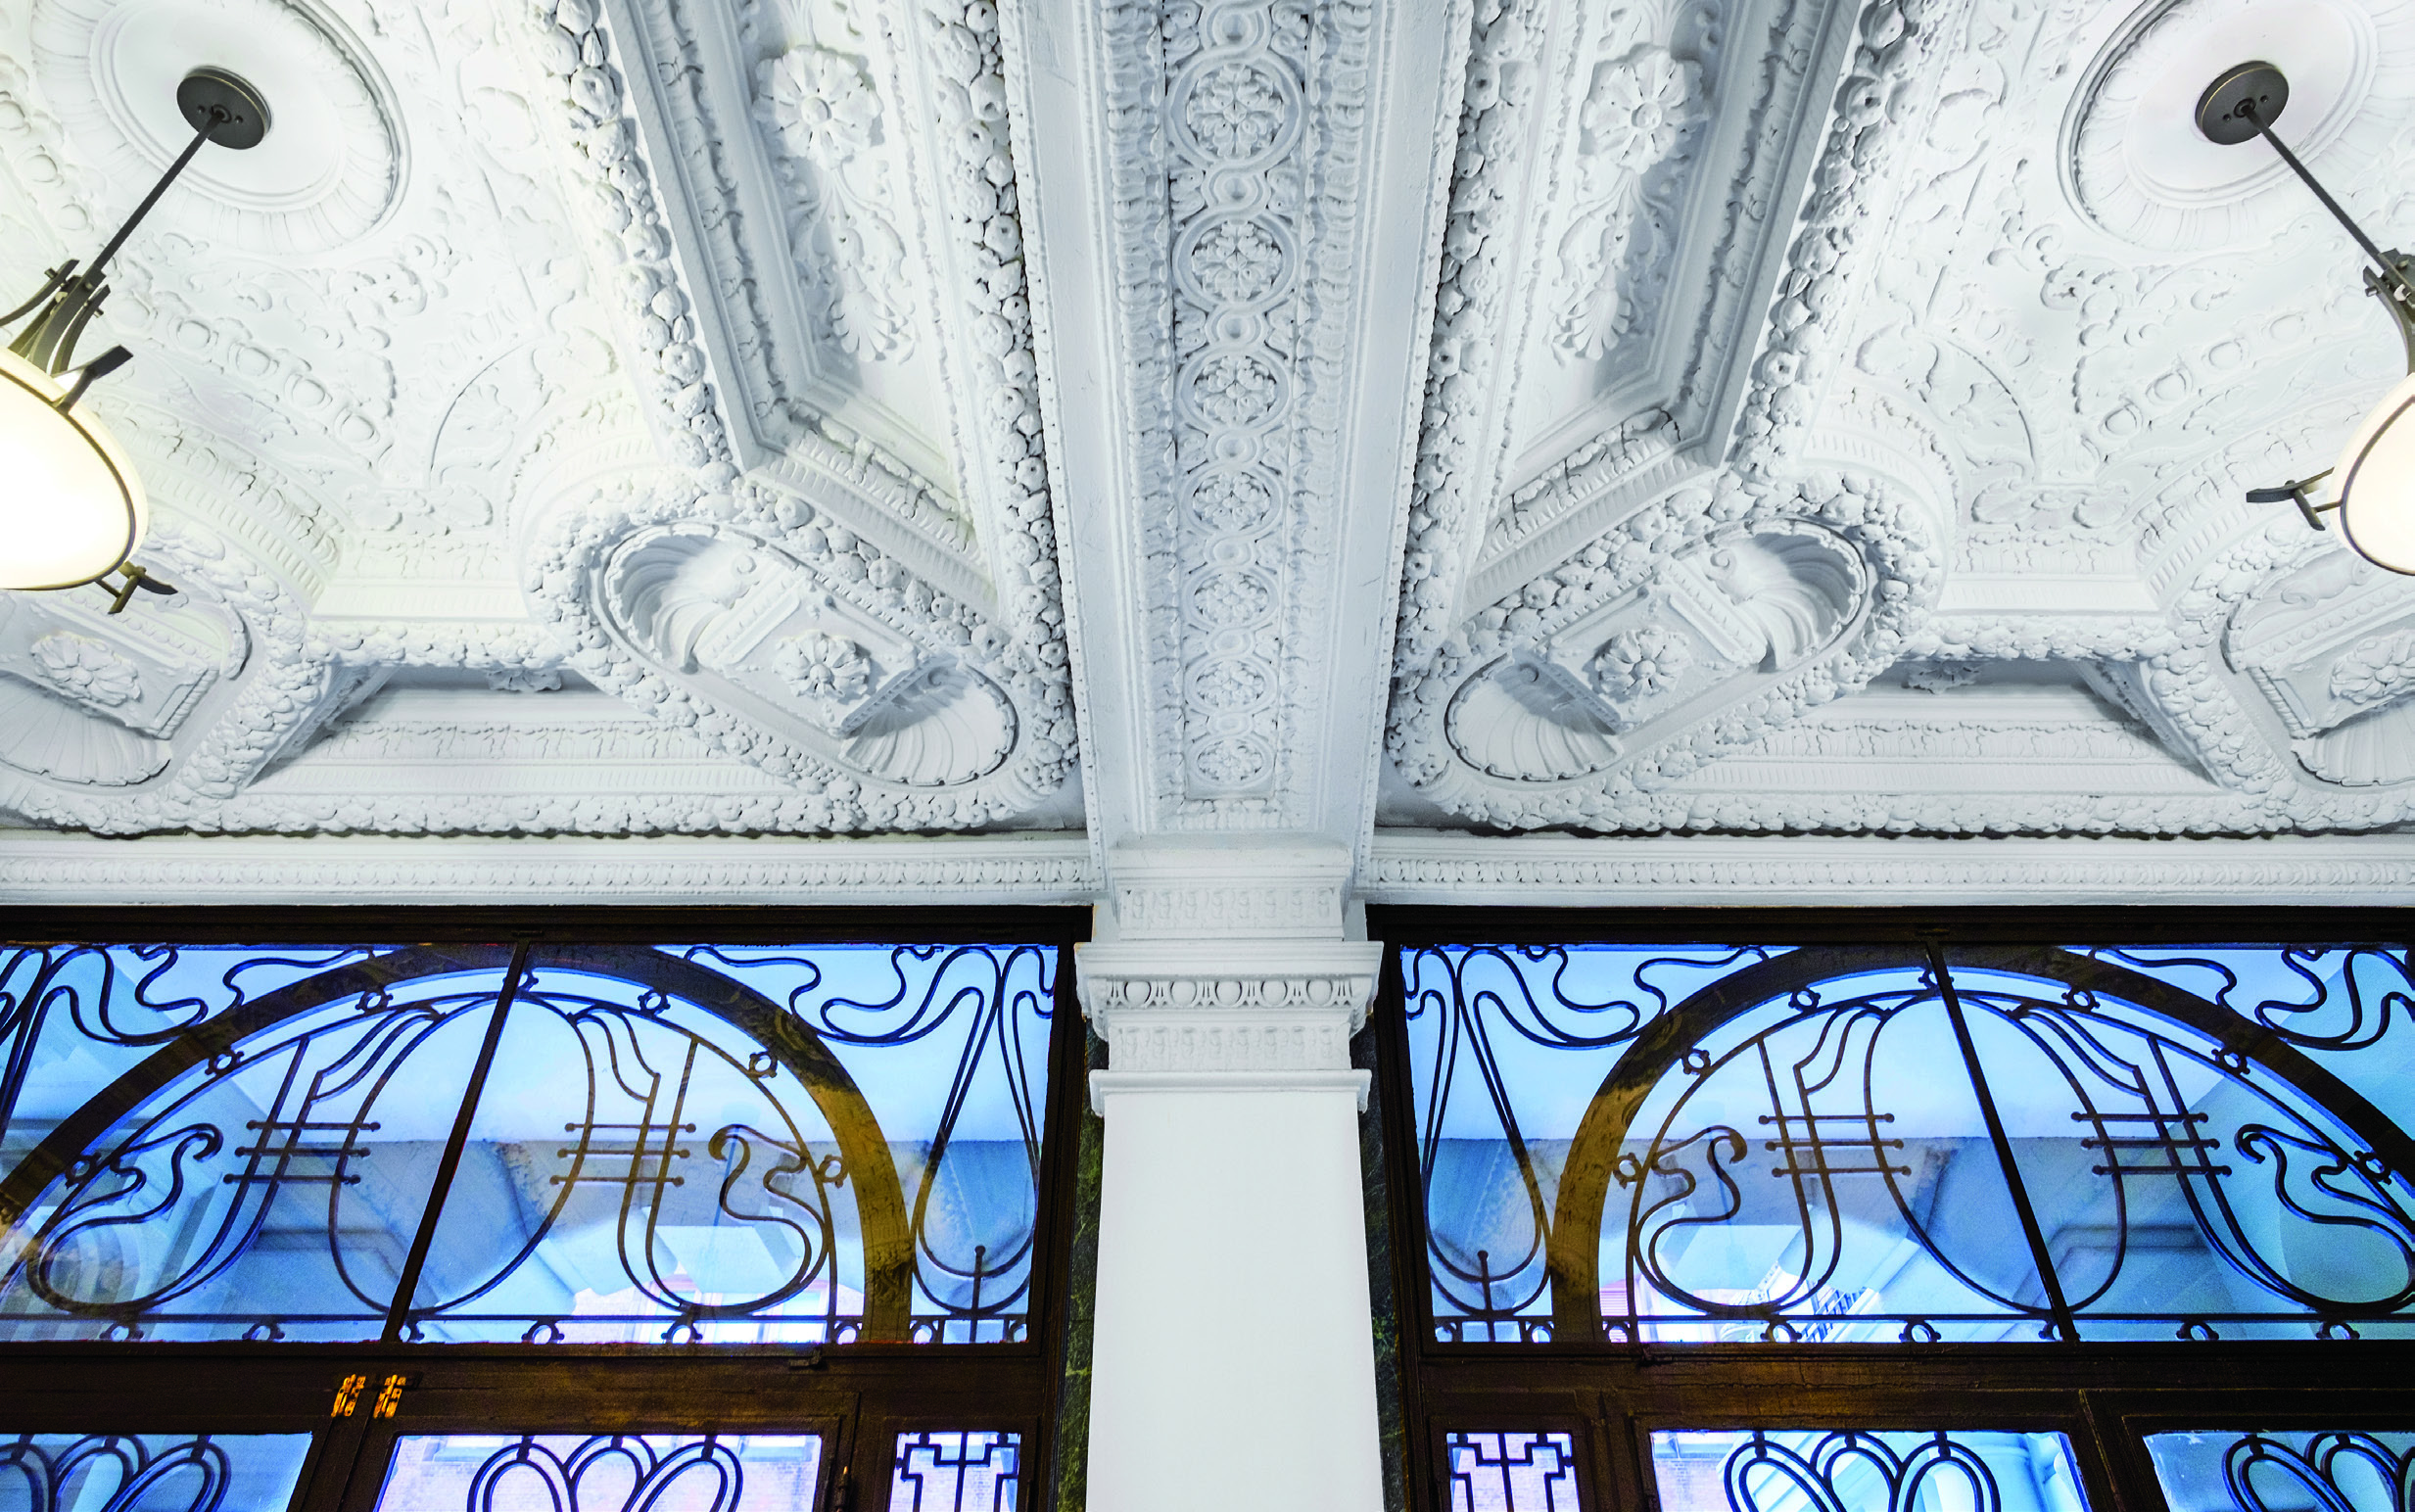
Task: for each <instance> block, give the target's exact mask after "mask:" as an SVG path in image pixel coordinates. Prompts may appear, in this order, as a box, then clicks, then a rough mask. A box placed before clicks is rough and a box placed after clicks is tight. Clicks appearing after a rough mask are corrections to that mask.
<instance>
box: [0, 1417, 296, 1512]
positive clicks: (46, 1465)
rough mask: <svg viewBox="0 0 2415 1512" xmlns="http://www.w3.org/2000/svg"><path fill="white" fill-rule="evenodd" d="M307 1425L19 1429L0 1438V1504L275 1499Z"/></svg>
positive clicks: (79, 1511)
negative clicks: (189, 1431)
mask: <svg viewBox="0 0 2415 1512" xmlns="http://www.w3.org/2000/svg"><path fill="white" fill-rule="evenodd" d="M309 1447H310V1439H309V1436H308V1434H247V1435H224V1434H221V1435H214V1436H213V1435H211V1434H195V1435H191V1436H188V1437H177V1436H173V1435H162V1434H142V1435H137V1434H110V1433H99V1434H81V1435H78V1434H18V1435H16V1436H14V1437H10V1438H0V1503H5V1504H8V1505H12V1506H15V1505H21V1504H22V1505H24V1506H25V1507H27V1508H29V1509H32V1512H70V1509H72V1512H219V1509H220V1508H228V1509H250V1508H254V1507H281V1506H284V1505H285V1503H286V1499H287V1498H288V1497H290V1496H291V1495H292V1494H293V1491H294V1486H295V1483H296V1481H297V1480H298V1479H299V1478H300V1476H301V1474H302V1466H303V1461H304V1458H305V1456H306V1455H307V1454H308V1451H309Z"/></svg>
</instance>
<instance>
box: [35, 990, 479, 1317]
mask: <svg viewBox="0 0 2415 1512" xmlns="http://www.w3.org/2000/svg"><path fill="white" fill-rule="evenodd" d="M110 954H111V955H112V956H113V957H115V956H116V955H117V954H118V953H117V952H114V951H113V952H111V953H110ZM135 954H139V953H135ZM167 954H168V955H171V956H172V955H173V954H174V953H172V952H170V953H167ZM484 954H485V955H487V956H490V957H494V956H498V955H499V953H498V952H496V951H493V950H491V949H490V950H487V951H486V952H484ZM95 955H96V956H97V953H95ZM357 956H358V953H355V952H343V953H337V952H324V953H320V954H319V955H318V956H317V957H315V958H312V961H304V960H300V959H298V958H297V957H295V956H294V955H293V954H292V953H287V954H285V955H282V956H268V957H267V958H266V959H260V960H259V964H258V965H257V966H256V967H254V968H245V967H243V966H242V964H241V963H240V962H238V961H237V960H236V959H235V957H234V955H233V954H232V953H229V952H223V951H212V952H187V953H184V954H183V955H182V956H180V957H176V959H175V965H176V966H177V968H178V969H187V970H188V977H187V978H181V979H180V981H181V982H182V984H183V985H187V986H191V987H193V989H194V997H195V998H196V1000H199V999H201V998H203V997H205V996H208V1001H207V1002H205V1003H203V1004H202V1006H201V1007H200V1008H196V1009H188V1010H185V1011H184V1012H185V1013H186V1015H187V1017H188V1019H193V1018H194V1016H197V1015H198V1018H197V1019H195V1020H194V1021H188V1022H186V1023H185V1025H184V1027H183V1028H182V1029H181V1030H180V1031H171V1032H169V1033H166V1034H161V1035H158V1036H157V1037H156V1038H154V1039H152V1040H151V1042H150V1043H148V1044H147V1045H129V1044H127V1043H125V1042H126V1041H128V1040H129V1039H131V1038H132V1037H133V1036H132V1034H131V1032H130V1030H129V1028H128V1026H129V1025H130V1024H131V1023H132V1022H134V1020H135V1015H136V1013H137V1012H138V1011H140V1010H139V1005H137V1004H134V1003H133V1000H132V997H131V996H129V997H127V999H126V1001H125V1002H123V1003H121V1004H120V1005H119V1006H121V1007H125V1009H126V1011H125V1012H124V1013H121V1014H118V1015H116V1016H114V1017H113V1018H111V1019H110V1020H108V1021H106V1022H105V1021H104V1020H103V1018H102V1016H101V1013H100V1010H99V1007H97V1006H95V1005H96V1004H98V1003H100V1002H104V1001H106V1000H105V999H79V998H77V997H73V996H68V995H62V994H60V993H56V992H54V993H51V994H50V995H48V996H43V997H37V998H35V999H33V1000H32V1001H31V1003H30V1005H29V1007H30V1009H31V1011H33V1012H34V1013H35V1014H36V1015H37V1016H38V1017H39V1019H40V1021H39V1023H38V1024H29V1025H28V1026H27V1027H28V1030H29V1031H30V1032H29V1036H28V1038H29V1041H30V1044H31V1046H32V1050H33V1054H32V1055H31V1056H29V1057H28V1058H27V1060H26V1065H27V1067H28V1074H27V1075H26V1077H25V1079H24V1084H23V1088H22V1095H21V1097H20V1098H19V1101H18V1105H17V1106H18V1109H19V1111H18V1112H17V1114H16V1115H15V1117H14V1118H13V1119H12V1132H13V1133H15V1134H17V1135H19V1136H20V1137H21V1139H22V1141H23V1144H22V1146H21V1150H22V1153H21V1154H19V1155H18V1157H17V1158H16V1160H15V1162H14V1164H13V1165H12V1167H11V1169H10V1171H9V1173H8V1175H7V1177H6V1178H5V1181H0V1224H6V1223H8V1220H10V1219H14V1220H15V1222H14V1224H13V1225H10V1227H9V1231H8V1233H7V1235H6V1237H5V1239H0V1264H4V1265H5V1267H6V1268H5V1270H0V1337H4V1338H10V1339H62V1338H92V1337H108V1338H128V1337H144V1338H160V1339H211V1338H231V1337H236V1336H246V1337H253V1338H291V1339H331V1340H340V1339H364V1338H374V1337H376V1336H377V1335H378V1333H379V1331H380V1330H381V1329H382V1327H383V1325H384V1321H385V1316H386V1313H387V1310H388V1307H389V1305H390V1303H391V1301H392V1299H393V1295H394V1289H395V1285H396V1282H397V1280H398V1279H399V1277H400V1276H401V1273H402V1269H403V1261H404V1256H405V1254H406V1253H407V1252H408V1250H409V1247H410V1243H411V1238H412V1235H413V1234H414V1232H415V1231H416V1229H417V1226H418V1223H419V1219H420V1213H421V1210H422V1209H423V1207H424V1206H425V1205H426V1201H427V1197H428V1193H429V1191H430V1187H431V1183H432V1182H433V1179H434V1176H435V1172H436V1168H437V1165H438V1163H439V1160H440V1158H441V1156H442V1152H443V1149H444V1145H445V1141H446V1138H447V1135H448V1134H449V1132H450V1128H451V1125H452V1122H453V1120H454V1117H455V1116H456V1114H457V1111H458V1109H459V1106H460V1102H461V1098H462V1095H463V1093H464V1091H465V1090H466V1088H467V1084H468V1076H469V1070H470V1066H471V1063H472V1062H473V1061H474V1060H475V1057H476V1054H477V1050H478V1046H479V1043H480V1040H481V1038H482V1036H483V1035H484V1033H485V1029H486V1025H487V1023H488V1020H489V1018H490V1017H491V1015H492V1012H493V1004H494V1001H495V997H496V993H497V989H498V988H499V987H500V985H501V981H502V971H501V969H499V961H498V964H497V966H492V967H490V966H485V965H479V964H474V963H475V961H476V959H477V957H476V956H475V955H472V956H470V958H469V959H470V960H471V962H472V963H473V964H468V965H464V964H461V962H460V961H458V960H455V959H454V958H452V957H450V956H447V955H445V954H444V953H442V952H436V953H429V952H419V953H411V952H398V953H395V954H393V955H390V956H387V957H385V958H383V959H384V960H386V961H388V962H399V961H404V960H409V961H412V962H414V963H415V965H413V966H412V968H411V971H412V973H413V974H409V975H407V976H406V977H403V978H400V979H397V978H394V977H391V976H388V975H383V974H381V973H375V972H372V973H371V974H369V975H367V976H365V977H364V976H363V975H362V971H364V970H368V969H367V968H363V969H360V970H354V969H337V970H331V971H314V970H312V969H311V965H312V962H313V961H329V960H333V961H338V962H351V961H354V960H355V959H356V958H357ZM92 959H94V957H92V956H88V957H86V958H84V959H83V960H79V961H77V962H75V963H73V964H72V965H73V966H74V968H75V969H78V970H80V969H84V968H85V965H86V962H87V961H90V960H92ZM256 959H257V958H256ZM154 964H155V965H157V964H158V963H154ZM151 979H152V980H153V981H154V983H155V985H158V984H160V983H164V982H166V980H167V978H166V977H153V978H151ZM127 980H128V975H127V973H126V972H124V971H119V972H118V983H119V984H120V986H122V985H123V984H124V983H125V982H126V981H127ZM225 982H234V983H236V984H237V986H238V987H239V988H240V989H242V990H241V991H240V992H236V991H232V990H227V989H224V988H223V985H222V984H223V983H225ZM210 983H218V984H220V987H219V988H217V989H212V988H211V987H210ZM270 984H273V986H274V987H275V988H277V989H279V990H273V991H272V990H257V991H256V990H254V989H261V988H264V987H266V986H268V985H270ZM213 991H214V995H210V994H211V993H212V992H213ZM164 996H165V989H163V990H161V991H155V992H154V993H153V995H152V997H151V998H150V999H149V1000H148V1001H151V1002H160V1001H162V1000H163V999H164ZM79 1006H81V1007H84V1008H86V1009H87V1010H88V1011H86V1012H84V1013H81V1014H79V1013H78V1012H77V1010H78V1007H79ZM171 1016H172V1015H171ZM148 1032H149V1031H146V1033H148Z"/></svg>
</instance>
